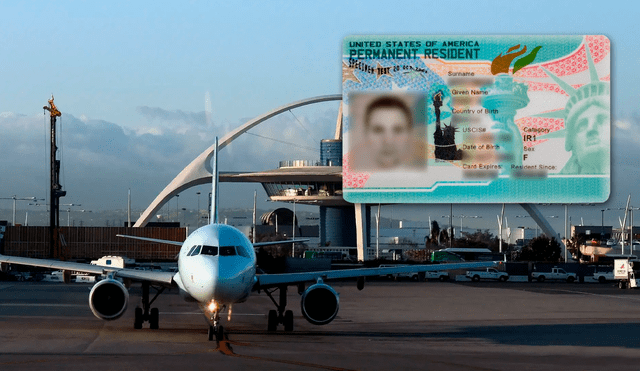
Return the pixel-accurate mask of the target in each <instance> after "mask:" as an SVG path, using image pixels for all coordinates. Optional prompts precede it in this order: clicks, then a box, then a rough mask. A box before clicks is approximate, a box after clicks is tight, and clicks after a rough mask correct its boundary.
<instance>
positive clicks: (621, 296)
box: [542, 289, 640, 301]
mask: <svg viewBox="0 0 640 371" xmlns="http://www.w3.org/2000/svg"><path fill="white" fill-rule="evenodd" d="M542 290H543V291H558V292H568V293H571V294H583V295H592V296H602V297H606V298H616V299H628V300H636V301H640V298H637V297H629V296H623V295H604V294H594V293H592V292H584V291H573V290H561V289H542Z"/></svg>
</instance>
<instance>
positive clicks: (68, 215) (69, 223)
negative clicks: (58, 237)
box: [60, 204, 82, 227]
mask: <svg viewBox="0 0 640 371" xmlns="http://www.w3.org/2000/svg"><path fill="white" fill-rule="evenodd" d="M60 206H67V227H71V216H70V215H71V206H82V205H81V204H60Z"/></svg>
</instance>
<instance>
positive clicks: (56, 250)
mask: <svg viewBox="0 0 640 371" xmlns="http://www.w3.org/2000/svg"><path fill="white" fill-rule="evenodd" d="M42 108H43V109H45V110H47V111H49V117H50V121H51V183H50V194H49V196H50V197H49V202H50V203H51V208H50V214H49V256H50V257H51V258H60V257H61V253H60V245H59V243H58V241H59V239H58V227H59V226H60V197H64V196H65V195H66V194H67V192H66V191H63V190H62V185H60V160H58V159H56V152H57V151H58V146H56V118H57V117H60V116H62V113H60V111H59V110H58V108H57V107H56V105H55V104H54V103H53V94H51V99H49V106H44V107H42Z"/></svg>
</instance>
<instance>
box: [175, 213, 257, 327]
mask: <svg viewBox="0 0 640 371" xmlns="http://www.w3.org/2000/svg"><path fill="white" fill-rule="evenodd" d="M175 281H176V282H177V283H178V286H179V287H180V290H181V291H184V292H183V294H185V293H186V294H188V296H190V297H191V298H192V299H194V300H196V301H197V302H198V303H200V305H201V307H202V308H204V309H207V312H211V311H217V310H219V309H220V308H222V306H225V305H231V304H234V303H239V302H243V301H245V300H246V299H247V297H248V296H249V294H250V293H251V290H252V288H253V286H254V284H255V282H256V255H255V252H254V250H253V245H252V244H251V242H250V241H249V239H248V238H247V237H246V236H245V235H244V234H243V233H242V232H240V231H239V230H238V229H236V228H234V227H232V226H228V225H225V224H209V225H206V226H204V227H201V228H198V229H197V230H196V231H194V232H193V233H191V235H189V237H187V239H186V240H185V241H184V243H183V245H182V247H181V249H180V254H179V255H178V273H176V277H175ZM214 308H215V310H214ZM205 314H210V313H205Z"/></svg>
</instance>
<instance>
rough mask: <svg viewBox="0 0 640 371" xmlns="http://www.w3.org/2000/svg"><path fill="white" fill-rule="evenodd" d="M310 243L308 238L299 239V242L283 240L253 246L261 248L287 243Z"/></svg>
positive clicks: (258, 243) (257, 243)
mask: <svg viewBox="0 0 640 371" xmlns="http://www.w3.org/2000/svg"><path fill="white" fill-rule="evenodd" d="M307 241H309V239H308V238H306V239H297V240H281V241H268V242H256V243H254V244H253V247H260V246H269V245H282V244H285V243H293V242H296V243H297V242H307Z"/></svg>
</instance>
